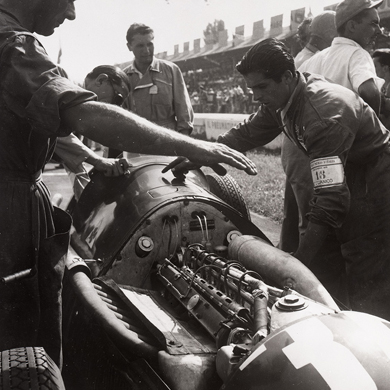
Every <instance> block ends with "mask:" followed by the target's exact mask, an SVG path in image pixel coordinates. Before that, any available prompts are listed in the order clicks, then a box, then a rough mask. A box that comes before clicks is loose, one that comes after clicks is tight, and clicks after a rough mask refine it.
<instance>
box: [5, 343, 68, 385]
mask: <svg viewBox="0 0 390 390" xmlns="http://www.w3.org/2000/svg"><path fill="white" fill-rule="evenodd" d="M15 389H20V390H65V385H64V382H63V380H62V377H61V372H60V370H59V368H58V367H57V366H56V364H55V363H54V362H53V360H52V359H51V358H50V357H49V356H48V355H47V354H46V351H45V350H44V349H43V348H41V347H23V348H15V349H9V350H6V351H3V352H0V390H15Z"/></svg>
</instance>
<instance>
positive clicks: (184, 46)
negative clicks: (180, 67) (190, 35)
mask: <svg viewBox="0 0 390 390" xmlns="http://www.w3.org/2000/svg"><path fill="white" fill-rule="evenodd" d="M183 50H184V53H188V52H189V51H190V43H189V42H184V45H183Z"/></svg>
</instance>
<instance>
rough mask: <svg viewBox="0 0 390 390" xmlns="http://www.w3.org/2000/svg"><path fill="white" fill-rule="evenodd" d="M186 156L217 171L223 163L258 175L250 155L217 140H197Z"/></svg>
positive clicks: (195, 162) (192, 161)
mask: <svg viewBox="0 0 390 390" xmlns="http://www.w3.org/2000/svg"><path fill="white" fill-rule="evenodd" d="M186 157H188V159H189V160H190V161H191V163H193V164H196V165H198V166H202V165H205V166H209V167H211V168H212V169H214V171H215V172H216V173H218V170H219V169H220V167H221V166H218V165H219V164H221V163H222V164H228V165H231V166H232V167H234V168H237V169H240V170H244V171H245V172H246V173H247V174H248V175H257V170H256V165H255V164H254V163H253V162H252V161H251V160H250V159H249V158H248V157H246V156H244V155H243V154H242V153H240V152H238V151H237V150H234V149H231V148H229V147H228V146H226V145H224V144H220V143H217V142H207V141H199V140H197V142H196V143H195V144H194V145H193V147H192V148H191V150H188V153H186ZM218 174H219V173H218Z"/></svg>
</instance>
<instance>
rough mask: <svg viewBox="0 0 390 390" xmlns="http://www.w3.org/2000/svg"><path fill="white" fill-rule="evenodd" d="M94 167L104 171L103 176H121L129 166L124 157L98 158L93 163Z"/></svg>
mask: <svg viewBox="0 0 390 390" xmlns="http://www.w3.org/2000/svg"><path fill="white" fill-rule="evenodd" d="M94 167H95V169H97V170H98V171H100V172H104V175H105V176H121V175H124V174H126V173H127V172H128V168H129V167H131V165H130V164H129V162H128V161H127V160H126V159H125V158H103V157H102V158H100V159H99V160H98V161H96V163H95V164H94Z"/></svg>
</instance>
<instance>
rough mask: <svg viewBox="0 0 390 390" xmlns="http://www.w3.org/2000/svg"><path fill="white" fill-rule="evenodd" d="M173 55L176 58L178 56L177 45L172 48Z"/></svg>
mask: <svg viewBox="0 0 390 390" xmlns="http://www.w3.org/2000/svg"><path fill="white" fill-rule="evenodd" d="M173 53H174V55H175V56H177V55H178V54H179V45H175V46H174V52H173Z"/></svg>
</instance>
